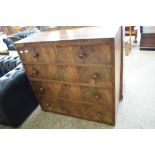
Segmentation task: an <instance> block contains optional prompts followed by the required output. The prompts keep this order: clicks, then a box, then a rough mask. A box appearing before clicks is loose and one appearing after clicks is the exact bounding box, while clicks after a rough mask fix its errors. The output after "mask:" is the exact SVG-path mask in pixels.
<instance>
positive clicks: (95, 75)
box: [91, 73, 99, 80]
mask: <svg viewBox="0 0 155 155" xmlns="http://www.w3.org/2000/svg"><path fill="white" fill-rule="evenodd" d="M98 76H99V75H98V73H94V74H93V75H92V76H91V77H92V79H94V80H96V79H97V78H98Z"/></svg>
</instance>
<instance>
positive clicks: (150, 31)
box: [140, 26, 155, 50]
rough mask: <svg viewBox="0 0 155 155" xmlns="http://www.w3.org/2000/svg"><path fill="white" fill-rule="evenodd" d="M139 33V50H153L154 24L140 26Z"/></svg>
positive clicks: (154, 46)
mask: <svg viewBox="0 0 155 155" xmlns="http://www.w3.org/2000/svg"><path fill="white" fill-rule="evenodd" d="M140 33H141V38H140V50H145V49H150V50H155V26H141V27H140Z"/></svg>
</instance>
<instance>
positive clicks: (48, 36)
mask: <svg viewBox="0 0 155 155" xmlns="http://www.w3.org/2000/svg"><path fill="white" fill-rule="evenodd" d="M118 28H119V27H112V26H108V27H106V26H105V27H86V28H77V29H72V30H60V31H54V32H40V33H37V34H35V35H33V36H30V37H28V38H25V39H22V40H21V41H18V42H17V43H16V46H18V44H21V43H25V44H27V43H36V42H51V43H52V42H59V41H60V42H62V41H68V40H69V41H74V40H79V39H84V40H86V39H103V38H104V39H105V38H115V35H116V32H117V30H118Z"/></svg>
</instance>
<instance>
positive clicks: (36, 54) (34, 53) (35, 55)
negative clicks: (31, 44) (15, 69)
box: [32, 50, 39, 58]
mask: <svg viewBox="0 0 155 155" xmlns="http://www.w3.org/2000/svg"><path fill="white" fill-rule="evenodd" d="M32 56H33V57H34V58H37V57H38V56H39V55H38V53H37V52H36V50H34V51H33V53H32Z"/></svg>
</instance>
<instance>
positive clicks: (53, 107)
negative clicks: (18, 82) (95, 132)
mask: <svg viewBox="0 0 155 155" xmlns="http://www.w3.org/2000/svg"><path fill="white" fill-rule="evenodd" d="M58 34H59V37H58V36H57V35H58ZM121 37H122V33H121V28H113V29H112V28H110V29H107V28H106V27H105V28H104V27H91V28H90V27H89V28H80V29H74V30H67V31H61V32H60V31H57V32H50V33H47V32H46V33H40V34H37V35H34V36H33V37H29V39H26V40H23V41H19V42H17V43H16V47H17V50H18V53H19V55H20V57H21V60H22V62H23V64H24V67H25V69H26V72H27V75H28V77H29V80H30V82H31V85H32V88H33V90H34V92H35V93H36V97H37V98H38V101H39V103H40V105H41V107H42V109H43V110H46V111H50V112H56V113H61V114H65V115H70V116H75V117H79V118H83V119H88V120H93V121H98V122H104V123H108V124H111V125H115V111H116V105H117V103H118V102H119V98H120V96H121V93H122V90H121V89H122V88H121V87H122V77H121V76H122V64H123V62H122V60H123V59H122V42H121V41H122V39H121Z"/></svg>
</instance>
